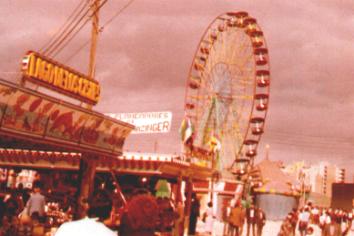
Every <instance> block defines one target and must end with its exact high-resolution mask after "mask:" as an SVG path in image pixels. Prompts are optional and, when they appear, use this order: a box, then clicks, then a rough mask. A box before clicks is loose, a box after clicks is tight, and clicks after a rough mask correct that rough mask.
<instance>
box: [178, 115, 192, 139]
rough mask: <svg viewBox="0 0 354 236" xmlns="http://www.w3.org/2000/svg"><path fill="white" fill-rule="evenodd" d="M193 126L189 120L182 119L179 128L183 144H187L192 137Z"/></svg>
mask: <svg viewBox="0 0 354 236" xmlns="http://www.w3.org/2000/svg"><path fill="white" fill-rule="evenodd" d="M193 130H194V129H193V125H192V122H191V120H190V119H188V118H187V119H183V121H182V124H181V127H180V134H181V139H182V142H183V143H184V144H186V143H187V142H188V140H189V139H190V138H192V135H193Z"/></svg>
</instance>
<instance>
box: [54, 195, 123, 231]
mask: <svg viewBox="0 0 354 236" xmlns="http://www.w3.org/2000/svg"><path fill="white" fill-rule="evenodd" d="M82 202H83V204H84V206H85V207H84V208H88V209H87V214H88V217H84V218H83V219H80V220H76V221H71V222H67V223H64V224H62V225H61V226H60V227H59V228H58V230H57V232H56V233H55V236H97V235H99V236H117V233H116V232H114V231H112V230H110V229H109V228H108V227H107V226H105V225H104V224H103V221H104V220H106V219H107V218H109V216H110V212H111V209H112V202H111V201H110V200H109V199H107V201H106V205H105V206H103V205H95V204H96V203H95V202H94V201H92V202H91V204H89V203H88V201H87V200H86V199H83V200H82Z"/></svg>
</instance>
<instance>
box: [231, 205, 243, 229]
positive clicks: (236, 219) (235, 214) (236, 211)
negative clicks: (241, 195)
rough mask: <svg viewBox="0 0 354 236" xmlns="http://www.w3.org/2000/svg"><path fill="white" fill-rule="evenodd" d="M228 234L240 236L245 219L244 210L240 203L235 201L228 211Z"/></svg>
mask: <svg viewBox="0 0 354 236" xmlns="http://www.w3.org/2000/svg"><path fill="white" fill-rule="evenodd" d="M229 221H230V227H231V229H230V234H231V236H240V235H241V231H242V227H243V224H244V221H245V211H244V210H243V208H242V206H241V204H239V203H237V204H236V205H235V206H234V207H233V208H232V209H231V212H230V218H229Z"/></svg>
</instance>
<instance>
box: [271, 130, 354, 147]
mask: <svg viewBox="0 0 354 236" xmlns="http://www.w3.org/2000/svg"><path fill="white" fill-rule="evenodd" d="M266 134H267V135H269V136H278V137H280V138H288V139H301V140H308V141H316V142H320V143H333V142H335V143H347V144H353V141H352V140H350V139H349V138H340V137H334V136H320V135H312V134H300V133H294V132H289V133H286V132H281V131H274V130H267V132H266Z"/></svg>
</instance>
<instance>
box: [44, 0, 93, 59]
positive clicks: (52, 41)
mask: <svg viewBox="0 0 354 236" xmlns="http://www.w3.org/2000/svg"><path fill="white" fill-rule="evenodd" d="M85 2H86V4H85V5H83V6H81V5H82V4H83V3H85ZM88 3H89V1H88V0H83V1H81V2H80V3H79V5H77V7H76V8H75V9H74V11H73V12H72V13H71V15H70V16H69V17H68V19H67V21H66V22H65V23H64V24H63V25H62V26H61V27H60V28H59V30H57V32H56V33H55V34H54V35H53V37H52V38H51V39H50V40H49V41H48V42H47V43H46V44H45V45H44V46H43V47H42V48H41V49H40V50H39V51H40V52H41V53H43V54H45V53H46V52H47V51H48V50H50V49H51V48H52V47H53V46H54V45H55V44H56V43H57V42H58V40H60V38H61V37H62V35H63V34H65V33H66V32H67V30H68V29H69V28H70V27H71V26H72V24H73V23H74V22H75V21H76V20H77V18H78V17H79V16H80V14H81V13H82V11H83V10H84V9H85V8H86V7H87V5H88ZM80 7H81V9H80V10H79V11H78V9H79V8H80ZM77 11H78V12H77ZM75 13H76V15H75V16H74V14H75ZM87 13H88V11H86V13H85V14H87ZM71 18H73V19H71ZM70 20H71V22H70V23H69V21H70Z"/></svg>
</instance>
